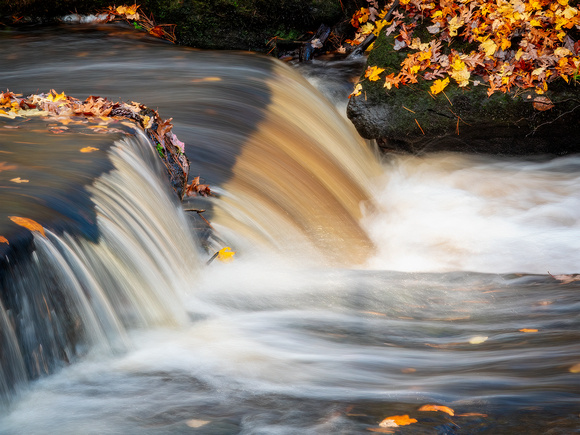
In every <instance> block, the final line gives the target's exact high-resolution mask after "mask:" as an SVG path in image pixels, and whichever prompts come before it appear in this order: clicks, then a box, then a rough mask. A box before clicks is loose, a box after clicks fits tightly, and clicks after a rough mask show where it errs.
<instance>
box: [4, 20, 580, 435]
mask: <svg viewBox="0 0 580 435" xmlns="http://www.w3.org/2000/svg"><path fill="white" fill-rule="evenodd" d="M0 56H1V58H2V59H5V60H6V62H8V63H6V65H8V66H7V67H5V68H3V69H2V72H0V82H1V85H2V87H4V88H6V87H7V88H9V89H10V90H12V91H15V92H21V93H24V94H27V93H31V92H36V91H47V90H49V89H51V88H55V89H56V90H57V91H59V92H61V91H65V92H66V93H67V95H72V96H75V97H77V98H84V97H86V96H88V95H90V94H94V95H101V96H106V97H109V98H111V99H123V100H135V101H139V102H142V103H144V104H147V105H148V106H150V107H153V108H158V109H159V111H160V113H161V115H162V116H165V117H173V118H174V121H175V125H176V127H175V131H176V133H177V135H178V136H179V138H180V139H181V140H183V141H184V142H186V144H187V153H188V155H189V157H190V159H191V160H192V163H193V166H194V169H193V175H197V174H196V172H199V173H200V174H201V175H202V176H203V178H204V179H205V180H204V181H207V182H209V183H210V184H211V185H212V187H213V188H214V189H215V190H216V192H218V193H219V195H220V197H219V198H213V199H210V200H203V201H202V200H199V199H191V200H188V203H186V204H185V208H188V207H192V206H196V207H197V206H203V207H207V208H208V209H210V212H211V215H210V216H211V218H212V223H213V224H214V226H215V228H216V232H217V234H218V235H219V241H218V240H214V241H213V243H220V241H223V242H224V243H227V244H228V245H230V246H233V248H234V249H235V250H237V251H238V252H237V254H236V260H235V261H234V262H233V263H227V264H225V263H218V262H214V263H212V264H211V266H209V267H207V266H205V265H204V264H205V260H206V259H207V258H208V256H209V254H208V253H207V252H205V251H204V250H203V249H201V248H200V247H199V245H200V242H199V241H196V232H195V231H193V230H192V227H193V226H194V223H193V222H192V221H191V220H190V217H188V215H187V214H186V213H185V212H183V211H182V207H181V206H180V205H179V204H178V203H177V201H176V199H175V198H174V197H173V196H172V195H171V192H170V191H169V190H168V188H167V187H166V186H165V185H164V178H163V173H162V171H161V170H160V168H159V165H158V164H156V163H155V160H154V156H153V155H152V154H151V153H150V152H148V151H147V148H146V147H141V148H140V147H139V140H138V137H137V139H131V138H132V136H130V135H129V136H127V135H126V134H124V133H123V134H121V133H119V134H117V135H112V136H109V135H105V136H101V135H86V134H82V133H83V131H81V130H79V131H78V132H73V133H71V134H70V135H62V136H61V135H55V134H52V133H50V132H49V131H48V128H49V127H50V126H49V125H46V124H43V122H42V121H39V120H32V121H26V122H24V123H23V125H22V128H20V129H12V128H5V127H6V126H7V125H10V123H11V122H13V121H2V120H1V119H0V128H1V129H2V130H1V133H2V134H1V135H0V139H1V141H2V142H1V144H2V148H1V151H2V153H1V154H0V162H2V161H4V162H5V163H6V164H9V165H13V166H17V167H18V171H16V170H10V171H13V172H15V173H14V174H12V173H11V172H10V173H9V171H3V172H0V177H1V178H0V183H1V186H2V190H1V191H0V200H1V204H2V209H1V213H0V216H1V218H2V219H3V221H2V223H0V228H1V229H2V231H3V233H2V234H0V235H6V236H7V237H8V238H9V239H10V240H12V237H16V236H13V235H14V234H24V235H23V236H22V237H23V238H24V239H26V240H25V241H26V243H28V245H27V246H28V247H29V248H28V250H26V252H25V254H26V255H24V254H23V255H21V256H19V257H14V258H17V259H18V260H19V261H22V262H23V264H26V267H25V266H18V264H14V262H13V263H10V264H7V263H6V261H5V260H3V261H4V263H3V269H2V273H3V276H2V280H0V282H1V283H2V289H1V290H2V294H3V295H4V297H3V304H4V305H6V304H7V302H6V295H7V294H8V293H10V294H14V293H17V294H22V295H24V296H22V297H16V299H18V303H16V302H12V304H13V305H11V306H12V307H17V308H18V310H15V309H14V308H12V310H11V309H10V307H6V306H5V307H2V306H0V314H2V315H1V316H0V324H1V325H2V330H3V334H4V335H3V336H2V337H4V338H2V341H0V343H3V345H4V346H5V347H3V349H2V350H1V351H0V355H1V356H3V360H2V361H3V367H2V373H1V374H2V376H0V379H3V380H4V381H6V379H8V378H10V377H11V378H15V377H16V378H18V380H19V382H17V385H16V387H14V388H12V387H11V388H8V387H5V388H4V389H2V385H0V392H2V391H4V392H5V393H4V396H5V397H4V399H5V400H4V403H5V404H4V408H3V412H2V414H0V434H2V435H5V434H6V435H11V434H47V433H50V434H81V433H82V434H189V433H191V434H194V433H200V434H212V433H213V434H237V433H242V434H304V433H308V434H310V433H312V434H330V433H340V434H353V433H369V432H371V431H377V430H383V431H392V433H402V434H403V433H409V434H423V433H425V434H434V433H436V434H472V433H487V434H503V433H505V434H511V433H526V434H528V433H529V434H534V433H538V434H544V433H554V434H569V433H576V432H579V431H580V415H579V412H580V408H579V399H580V396H579V391H580V373H578V372H580V367H579V366H578V364H580V346H579V344H578V342H579V338H580V333H579V332H578V331H579V326H580V325H579V323H580V316H579V314H578V313H579V310H580V296H579V295H580V293H579V291H580V290H579V289H580V286H579V285H578V281H571V282H569V283H565V282H564V281H562V279H560V280H558V279H556V278H554V277H552V276H550V275H549V274H548V273H547V272H548V271H549V272H551V273H552V274H554V275H556V274H571V273H574V272H576V271H577V266H576V265H577V264H578V261H579V259H580V253H579V249H580V248H578V247H577V242H576V241H577V240H578V236H579V235H580V234H578V232H579V228H580V194H579V193H578V190H579V189H578V188H579V187H580V177H578V175H577V174H578V169H579V166H580V163H579V159H578V157H577V156H568V157H563V158H558V159H551V158H550V157H549V156H546V157H542V158H538V159H519V160H514V159H499V158H492V157H481V156H469V155H461V154H439V155H428V156H424V157H405V156H399V157H390V158H388V159H384V161H382V162H381V163H380V164H379V160H378V159H376V160H373V159H374V157H373V155H372V153H371V152H370V151H369V150H368V149H366V148H365V147H366V145H365V144H364V143H363V142H362V141H360V139H358V138H357V137H356V135H355V133H354V132H353V130H352V128H351V127H349V126H348V125H346V124H345V123H344V122H343V120H342V117H341V115H338V114H336V113H334V112H333V111H332V109H331V108H330V106H329V105H327V104H326V103H325V102H324V101H323V100H322V99H321V97H320V96H319V94H318V93H317V92H316V91H315V90H314V89H313V88H311V87H309V86H308V84H307V83H305V82H304V81H303V80H301V79H300V77H298V76H297V75H296V74H295V73H293V72H292V71H290V70H289V69H288V68H286V67H284V66H282V65H279V64H278V63H277V62H275V61H273V60H271V59H267V58H263V57H260V56H256V55H253V54H246V53H215V52H201V51H195V50H190V49H181V48H176V47H173V46H170V45H167V44H163V43H158V42H157V41H152V40H148V39H143V38H140V37H138V36H137V35H134V34H131V33H127V32H125V31H123V30H122V29H119V28H116V27H110V28H107V30H103V29H94V28H90V27H89V28H83V27H79V28H74V27H64V28H60V29H48V30H35V31H32V32H27V33H14V32H4V33H3V34H2V35H1V36H0ZM314 66H315V67H316V66H317V65H314ZM343 67H344V68H345V69H348V68H351V66H350V65H345V66H343ZM341 68H342V67H341ZM307 75H309V76H312V75H316V72H315V71H314V70H310V71H308V72H307ZM311 79H312V80H315V79H314V78H311ZM341 86H343V85H341V84H340V83H339V84H338V85H337V86H334V87H332V90H331V91H330V92H332V93H333V94H335V93H336V92H337V91H336V90H337V89H339V88H340V87H341ZM125 133H127V131H125ZM129 133H130V132H129ZM77 134H78V135H77ZM61 138H62V139H61ZM77 141H78V142H79V144H78V145H77ZM19 142H28V143H27V144H25V145H26V148H23V149H22V150H26V151H27V154H28V155H30V156H32V157H31V158H30V159H27V158H24V156H23V155H22V154H21V153H19V152H18V151H20V150H21V149H20V148H19V146H20V145H19ZM81 143H82V146H87V145H92V146H95V147H97V148H100V152H98V153H91V154H89V155H88V156H91V158H90V159H88V157H87V156H85V155H81V154H79V153H78V151H77V149H78V146H79V145H80V144H81ZM47 149H48V150H50V152H47V151H46V150H47ZM51 159H52V160H51ZM63 162H67V164H63ZM292 175H294V180H295V185H293V189H289V190H288V189H286V186H287V185H288V183H289V182H290V181H292ZM14 176H20V177H21V178H26V179H29V183H21V184H17V183H16V184H15V183H11V182H10V179H12V178H13V177H14ZM39 180H40V181H39ZM281 180H282V181H283V182H284V183H281ZM345 180H346V184H341V183H343V182H345ZM280 184H284V185H285V186H280ZM257 186H258V187H257ZM327 197H330V198H331V200H329V202H325V201H324V200H323V199H324V198H327ZM359 203H361V204H362V205H361V206H359ZM13 213H20V214H26V215H27V216H28V217H31V218H32V217H34V218H35V219H37V220H38V221H40V222H42V223H43V224H44V225H45V227H46V228H47V230H48V231H49V233H48V237H47V238H46V239H44V238H42V237H40V236H39V235H30V234H29V233H28V232H26V231H23V230H20V228H17V227H14V226H13V224H12V223H10V222H8V221H6V219H5V217H6V216H8V215H11V214H13ZM196 225H197V224H196ZM17 231H20V233H18V232H17ZM14 240H16V239H14ZM22 243H24V242H22ZM13 245H18V243H16V242H15V243H13V244H12V245H11V246H13ZM5 249H6V248H5ZM11 249H12V248H11ZM29 251H32V252H29ZM27 283H28V284H27ZM30 283H32V284H30ZM31 287H33V288H34V289H36V290H33V291H32V290H27V289H30V288H31ZM20 292H22V293H20ZM54 292H57V293H58V294H61V295H62V298H64V300H66V301H68V302H67V303H68V304H70V308H69V310H68V311H66V310H65V311H66V313H68V314H66V313H65V312H59V311H58V310H57V309H56V307H57V306H58V304H57V302H58V301H56V300H52V299H50V298H47V297H46V296H47V295H49V294H54ZM43 297H44V299H43ZM27 301H32V302H33V303H30V304H28V305H27ZM44 304H46V308H47V310H44ZM29 305H31V306H34V305H38V306H40V307H41V308H42V310H40V311H38V313H40V314H38V313H37V314H35V315H32V313H36V311H34V310H33V309H25V308H26V307H27V306H29ZM49 306H50V307H49ZM67 306H69V305H67ZM43 310H44V311H43ZM65 314H66V315H68V316H69V318H68V320H67V319H62V318H60V317H59V319H54V317H58V316H65ZM26 316H29V317H26ZM49 317H50V318H49ZM65 317H66V316H65ZM77 320H78V325H77V323H75V322H76V321H77ZM67 321H68V322H69V323H67ZM27 322H28V323H27ZM17 323H18V324H20V328H21V329H18V328H17V327H16V326H15V325H16V324H17ZM26 325H29V326H30V328H29V329H31V330H36V332H35V333H29V334H27V331H28V329H26V328H25V327H26ZM42 325H45V329H46V328H48V329H50V328H54V325H64V326H66V325H68V326H69V327H71V325H73V327H72V329H73V330H74V331H76V334H77V335H78V336H77V337H74V340H72V341H73V342H74V343H75V344H74V345H72V344H67V342H66V340H64V339H62V337H61V336H59V335H58V334H59V333H64V332H62V331H60V332H59V331H58V330H57V329H54V331H55V332H54V336H55V337H53V338H54V339H51V340H48V339H44V338H43V339H42V340H45V341H42V340H41V339H38V338H34V337H37V336H38V337H44V335H43V334H42V332H41V330H42ZM74 325H77V326H74ZM13 330H16V331H20V332H19V333H20V334H22V337H25V338H26V337H27V340H28V341H20V343H28V346H29V353H30V355H33V356H30V355H28V354H27V353H26V348H25V346H21V348H20V349H16V348H11V349H10V351H11V353H9V352H8V351H7V348H6V343H15V341H14V340H12V338H11V335H10V334H11V331H13ZM51 330H52V329H51ZM35 334H36V335H35ZM31 337H32V338H31ZM59 337H60V338H59ZM0 338H1V337H0ZM35 340H36V341H35ZM61 341H64V343H61ZM40 344H43V347H42V350H43V351H42V352H39V349H40ZM49 345H50V346H54V349H56V350H55V351H54V352H53V353H54V354H55V355H56V356H54V357H53V359H52V360H51V361H53V362H54V361H56V362H54V363H53V367H50V368H49V367H47V368H46V369H44V368H43V361H49V360H48V357H46V359H45V360H43V359H42V355H44V353H47V352H48V350H47V349H48V347H49ZM57 350H58V351H59V352H61V353H63V354H64V355H65V356H66V358H64V357H62V355H61V357H60V359H59V354H58V352H57ZM35 352H36V353H35ZM7 355H8V357H7ZM19 355H20V356H19ZM34 355H35V356H34ZM35 358H36V359H35ZM67 360H68V361H67ZM6 361H9V362H10V366H6V365H5V362H6ZM35 362H38V369H37V370H36V371H35V367H36V365H35ZM47 372H48V373H51V374H49V375H47V374H46V373H47ZM8 375H10V376H8ZM31 379H32V381H30V380H31ZM0 396H1V395H0ZM425 404H434V405H445V406H448V407H450V408H452V409H453V410H454V411H455V412H454V414H455V415H453V416H451V415H448V414H447V413H445V412H441V411H439V412H428V411H419V408H420V407H421V406H422V405H425ZM405 414H408V415H409V416H410V417H412V418H415V419H417V422H416V423H413V424H411V425H408V426H400V427H396V428H381V427H380V426H379V422H381V421H382V420H383V419H385V418H386V417H389V416H393V415H405Z"/></svg>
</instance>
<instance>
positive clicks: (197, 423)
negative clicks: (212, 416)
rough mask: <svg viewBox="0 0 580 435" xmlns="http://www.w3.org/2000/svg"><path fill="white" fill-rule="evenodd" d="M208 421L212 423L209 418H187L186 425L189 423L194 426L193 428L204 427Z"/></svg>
mask: <svg viewBox="0 0 580 435" xmlns="http://www.w3.org/2000/svg"><path fill="white" fill-rule="evenodd" d="M208 423H211V422H210V421H208V420H196V419H191V420H187V421H186V422H185V424H186V425H188V426H189V427H193V428H198V427H202V426H205V425H206V424H208Z"/></svg>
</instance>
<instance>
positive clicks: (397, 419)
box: [379, 414, 417, 427]
mask: <svg viewBox="0 0 580 435" xmlns="http://www.w3.org/2000/svg"><path fill="white" fill-rule="evenodd" d="M412 423H417V419H415V418H409V416H408V415H407V414H405V415H392V416H391V417H387V418H385V419H384V420H383V421H381V422H380V423H379V426H380V427H398V426H407V425H409V424H412Z"/></svg>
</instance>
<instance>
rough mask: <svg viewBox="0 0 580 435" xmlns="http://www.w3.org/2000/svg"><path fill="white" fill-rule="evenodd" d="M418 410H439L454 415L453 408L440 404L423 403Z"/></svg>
mask: <svg viewBox="0 0 580 435" xmlns="http://www.w3.org/2000/svg"><path fill="white" fill-rule="evenodd" d="M419 411H441V412H446V413H447V414H449V415H451V416H453V415H455V411H453V409H451V408H449V407H448V406H441V405H423V406H421V407H420V408H419Z"/></svg>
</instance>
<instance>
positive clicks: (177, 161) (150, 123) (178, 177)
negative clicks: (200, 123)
mask: <svg viewBox="0 0 580 435" xmlns="http://www.w3.org/2000/svg"><path fill="white" fill-rule="evenodd" d="M30 116H41V117H45V118H47V119H49V120H51V121H54V122H59V123H60V124H62V126H60V127H59V128H58V129H56V130H54V131H53V132H55V133H64V132H66V130H67V127H66V125H67V124H68V123H70V122H72V121H75V120H76V121H78V122H82V120H81V119H82V118H85V119H86V118H92V119H95V118H97V119H99V120H100V121H101V123H102V126H101V127H100V129H101V130H102V132H110V131H107V128H106V123H107V121H108V120H115V121H123V120H125V122H127V121H130V122H131V124H129V126H132V127H134V126H135V123H136V124H137V125H139V126H140V127H141V128H143V130H144V131H145V133H146V134H147V135H148V136H149V138H150V139H151V141H152V143H153V144H155V147H156V150H157V153H158V154H159V156H160V158H161V160H162V161H163V163H164V164H165V167H166V169H167V171H168V173H169V176H170V178H171V182H172V184H173V188H174V190H175V191H176V192H177V194H178V196H179V197H180V198H181V197H183V194H184V193H185V188H186V182H187V178H188V174H189V160H188V159H187V156H186V155H185V145H184V143H183V142H181V141H180V140H179V139H178V138H177V136H176V135H175V134H174V133H172V131H171V129H172V128H173V125H172V124H171V120H172V119H171V118H169V119H166V120H163V119H162V118H161V117H160V116H159V114H158V113H157V112H156V111H155V110H152V109H150V108H148V107H146V106H144V105H143V104H139V103H135V102H131V103H124V102H113V101H109V100H107V99H106V98H103V97H95V96H90V97H88V98H87V99H86V100H85V101H80V100H77V99H76V98H72V97H69V96H68V95H65V94H64V92H62V93H60V94H59V93H57V92H56V91H55V90H54V89H52V90H51V91H50V92H48V93H46V94H45V93H42V94H33V95H29V96H27V97H23V96H22V95H21V94H15V93H13V92H10V91H6V92H0V117H5V118H11V119H15V118H17V117H30ZM79 120H80V121H79ZM93 131H94V132H97V133H98V132H99V130H98V129H97V130H93ZM83 152H87V151H83ZM207 192H209V188H208V189H207V191H205V193H207Z"/></svg>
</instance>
